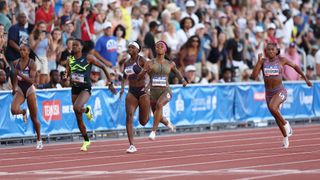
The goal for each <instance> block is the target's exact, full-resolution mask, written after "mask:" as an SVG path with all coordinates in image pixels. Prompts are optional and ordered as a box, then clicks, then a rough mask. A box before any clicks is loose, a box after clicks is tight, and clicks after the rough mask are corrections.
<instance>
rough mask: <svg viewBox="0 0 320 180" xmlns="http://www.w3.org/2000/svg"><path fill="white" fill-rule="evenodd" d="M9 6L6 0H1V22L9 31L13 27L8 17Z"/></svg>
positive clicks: (5, 29) (6, 30)
mask: <svg viewBox="0 0 320 180" xmlns="http://www.w3.org/2000/svg"><path fill="white" fill-rule="evenodd" d="M8 11H9V7H8V4H7V1H6V0H1V1H0V23H1V24H2V25H3V26H4V31H5V32H8V31H9V28H10V27H11V21H10V19H9V18H8V17H7V14H8Z"/></svg>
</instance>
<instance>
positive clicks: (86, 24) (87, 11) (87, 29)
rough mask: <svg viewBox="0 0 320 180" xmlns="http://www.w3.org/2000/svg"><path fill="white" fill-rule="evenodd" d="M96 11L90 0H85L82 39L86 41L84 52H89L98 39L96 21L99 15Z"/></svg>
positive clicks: (82, 11) (82, 9)
mask: <svg viewBox="0 0 320 180" xmlns="http://www.w3.org/2000/svg"><path fill="white" fill-rule="evenodd" d="M97 13H98V12H96V11H94V9H93V8H92V5H91V3H90V0H83V1H82V4H81V10H80V15H81V27H80V28H81V39H82V40H83V41H84V42H85V47H84V50H83V51H84V53H89V52H90V51H91V50H92V49H93V48H94V42H95V39H96V36H95V33H94V22H95V20H96V17H97Z"/></svg>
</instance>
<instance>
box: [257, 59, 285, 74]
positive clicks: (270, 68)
mask: <svg viewBox="0 0 320 180" xmlns="http://www.w3.org/2000/svg"><path fill="white" fill-rule="evenodd" d="M262 68H263V69H262V73H263V78H264V79H268V78H277V79H282V75H283V67H282V65H281V63H280V58H279V56H277V57H276V58H275V59H274V60H273V61H270V59H268V58H267V59H265V61H264V63H263V65H262Z"/></svg>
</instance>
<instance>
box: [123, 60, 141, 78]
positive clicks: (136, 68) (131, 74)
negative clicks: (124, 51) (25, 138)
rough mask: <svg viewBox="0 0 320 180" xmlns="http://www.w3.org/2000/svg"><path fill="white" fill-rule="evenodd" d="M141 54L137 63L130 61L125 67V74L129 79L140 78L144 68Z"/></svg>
mask: <svg viewBox="0 0 320 180" xmlns="http://www.w3.org/2000/svg"><path fill="white" fill-rule="evenodd" d="M140 58H141V56H139V57H138V60H137V63H136V62H130V61H128V62H127V63H126V65H125V67H124V74H125V76H126V77H128V80H136V79H137V78H138V74H139V73H140V71H141V70H142V68H141V66H140V64H139V62H140Z"/></svg>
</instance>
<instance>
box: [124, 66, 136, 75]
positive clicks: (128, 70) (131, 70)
mask: <svg viewBox="0 0 320 180" xmlns="http://www.w3.org/2000/svg"><path fill="white" fill-rule="evenodd" d="M124 73H126V75H128V76H130V75H132V74H134V71H133V66H127V67H126V68H125V69H124Z"/></svg>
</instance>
